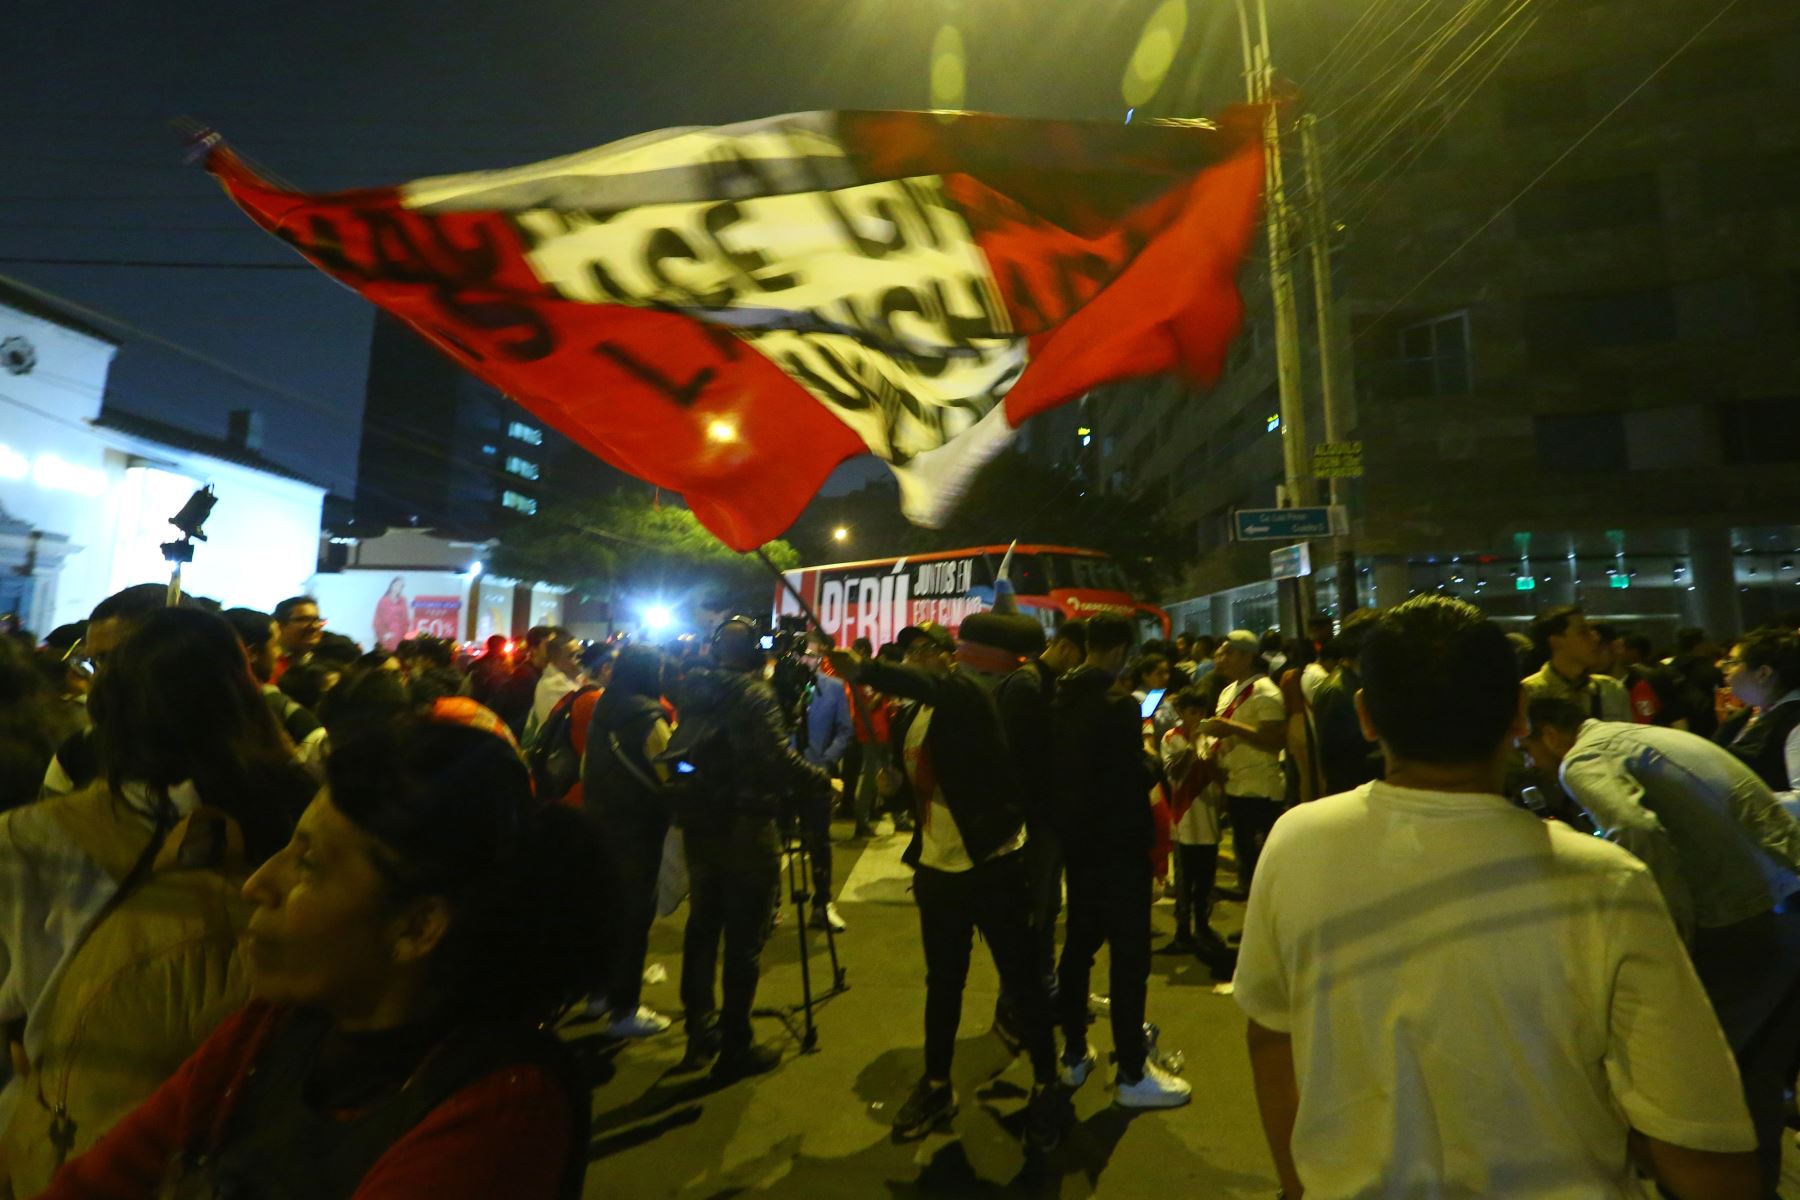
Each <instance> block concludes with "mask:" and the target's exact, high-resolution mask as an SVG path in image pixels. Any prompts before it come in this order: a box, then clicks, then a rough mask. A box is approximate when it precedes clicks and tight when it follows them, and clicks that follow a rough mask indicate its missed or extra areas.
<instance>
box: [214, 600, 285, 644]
mask: <svg viewBox="0 0 1800 1200" xmlns="http://www.w3.org/2000/svg"><path fill="white" fill-rule="evenodd" d="M221 615H222V616H224V618H225V619H226V620H227V621H229V622H230V623H231V628H232V629H233V630H235V631H236V632H237V635H238V641H240V642H242V643H244V645H245V647H247V648H248V649H251V650H261V649H262V648H263V647H264V646H266V645H268V644H269V639H270V638H272V637H274V636H275V625H274V620H275V618H273V617H271V616H270V615H269V614H268V613H266V612H261V611H259V610H257V609H254V608H228V609H226V610H225V611H224V613H223V614H221Z"/></svg>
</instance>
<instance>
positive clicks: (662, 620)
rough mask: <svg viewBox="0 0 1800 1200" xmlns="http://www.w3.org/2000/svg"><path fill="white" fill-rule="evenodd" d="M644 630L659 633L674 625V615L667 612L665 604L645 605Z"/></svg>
mask: <svg viewBox="0 0 1800 1200" xmlns="http://www.w3.org/2000/svg"><path fill="white" fill-rule="evenodd" d="M643 616H644V628H645V629H648V630H649V631H650V632H651V633H661V632H663V631H664V630H666V629H668V628H669V626H671V625H673V624H674V623H675V614H674V613H672V612H670V611H669V606H668V605H666V604H647V605H645V606H644V613H643Z"/></svg>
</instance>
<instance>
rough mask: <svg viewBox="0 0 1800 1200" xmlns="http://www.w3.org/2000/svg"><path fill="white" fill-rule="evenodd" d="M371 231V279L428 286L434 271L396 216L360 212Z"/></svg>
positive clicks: (376, 210) (376, 211)
mask: <svg viewBox="0 0 1800 1200" xmlns="http://www.w3.org/2000/svg"><path fill="white" fill-rule="evenodd" d="M357 215H358V216H360V217H361V218H362V221H363V224H364V225H365V226H367V227H368V231H369V246H370V248H371V249H372V250H373V251H374V256H375V263H374V267H373V269H372V271H371V272H370V277H371V278H373V279H379V280H382V281H384V282H393V283H429V282H431V271H430V269H429V268H428V267H427V266H426V264H425V255H424V253H423V252H421V251H420V249H419V247H418V244H417V243H416V242H414V241H413V239H412V234H411V233H409V232H408V231H407V229H406V226H405V225H404V224H403V223H401V221H400V220H399V219H398V218H397V217H395V216H394V214H393V213H391V212H388V211H386V210H385V209H379V208H364V209H359V210H357Z"/></svg>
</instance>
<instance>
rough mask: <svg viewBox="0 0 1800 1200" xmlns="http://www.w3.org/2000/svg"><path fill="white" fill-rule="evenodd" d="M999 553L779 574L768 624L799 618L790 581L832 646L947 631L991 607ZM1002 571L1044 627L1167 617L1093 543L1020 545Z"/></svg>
mask: <svg viewBox="0 0 1800 1200" xmlns="http://www.w3.org/2000/svg"><path fill="white" fill-rule="evenodd" d="M1006 551H1007V547H1005V546H971V547H970V548H968V549H966V550H934V551H932V552H930V553H927V554H908V555H903V556H901V557H898V558H871V559H864V560H863V561H861V562H845V563H830V564H828V565H825V566H819V567H802V568H800V569H799V570H796V571H787V572H784V575H783V577H784V579H785V580H786V585H781V584H778V585H776V588H775V613H774V616H775V620H774V624H775V625H777V626H779V625H780V624H781V623H782V619H783V618H789V619H792V618H795V617H801V616H803V615H804V614H803V613H802V611H801V606H800V604H799V603H798V602H797V601H796V600H795V599H794V596H793V593H792V592H790V591H789V586H791V587H792V588H793V590H794V591H796V592H798V593H799V594H800V595H801V596H802V597H804V598H805V600H806V603H807V604H808V605H810V606H811V607H812V610H813V612H814V613H815V614H817V616H818V620H819V624H820V626H821V628H823V629H824V630H825V632H826V633H828V634H830V635H831V637H832V639H833V640H834V641H835V642H836V643H837V644H838V645H840V646H847V645H849V644H850V643H851V642H853V641H854V640H855V639H857V638H859V637H864V638H868V639H869V641H870V643H872V644H873V645H874V646H876V647H877V648H879V647H881V646H883V645H885V644H887V643H888V642H891V641H893V640H894V638H895V636H896V635H897V634H899V632H900V631H901V630H902V629H904V628H905V627H906V626H908V625H917V624H919V623H921V622H923V621H935V622H937V623H938V624H939V625H942V626H943V627H944V628H945V629H947V630H949V631H950V632H951V634H952V635H954V634H955V633H956V630H957V627H958V626H960V625H961V624H962V622H963V618H964V617H966V616H968V615H969V614H970V613H974V612H983V611H986V610H987V609H990V608H992V607H993V606H994V577H995V575H996V573H997V572H998V571H999V569H1000V563H1001V560H1003V559H1004V558H1005V557H1006ZM1007 577H1008V578H1009V579H1010V580H1011V582H1012V585H1013V591H1014V594H1015V595H1016V596H1017V598H1018V604H1019V611H1020V612H1022V613H1025V614H1027V615H1029V616H1033V617H1036V618H1037V619H1038V620H1039V621H1041V622H1042V623H1043V625H1044V628H1045V630H1046V631H1049V630H1053V629H1055V628H1056V626H1057V625H1059V624H1061V623H1062V622H1063V621H1064V620H1066V619H1068V618H1070V617H1091V616H1093V615H1094V614H1096V613H1117V614H1119V615H1121V616H1126V617H1130V618H1132V619H1133V620H1134V621H1135V622H1136V623H1137V626H1138V636H1139V637H1140V638H1147V637H1165V638H1166V637H1168V636H1169V614H1168V613H1166V612H1164V611H1163V610H1162V609H1160V608H1158V607H1156V606H1155V605H1153V604H1148V603H1145V602H1143V601H1141V600H1138V599H1136V598H1134V597H1133V596H1132V594H1131V586H1130V585H1129V584H1128V583H1126V581H1125V576H1124V573H1123V572H1121V571H1120V570H1119V566H1118V564H1117V563H1115V562H1113V560H1112V559H1111V558H1109V557H1107V556H1106V555H1105V554H1102V553H1101V552H1100V551H1098V550H1084V549H1081V548H1079V547H1075V546H1028V545H1023V544H1021V545H1019V546H1017V547H1015V548H1014V549H1013V558H1012V565H1011V567H1010V568H1009V569H1008V571H1007Z"/></svg>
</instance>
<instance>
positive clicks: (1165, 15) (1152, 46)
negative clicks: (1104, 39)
mask: <svg viewBox="0 0 1800 1200" xmlns="http://www.w3.org/2000/svg"><path fill="white" fill-rule="evenodd" d="M1187 22H1188V13H1187V3H1186V0H1164V3H1162V4H1160V5H1158V6H1157V9H1156V11H1155V12H1153V13H1151V14H1150V19H1149V20H1148V21H1146V22H1144V32H1143V33H1142V34H1141V35H1140V36H1139V37H1138V44H1137V49H1136V50H1134V51H1132V54H1131V62H1130V64H1129V65H1127V66H1126V68H1125V79H1124V82H1123V83H1122V84H1121V85H1120V91H1122V92H1123V93H1124V96H1125V103H1126V104H1128V105H1130V106H1131V107H1132V108H1134V109H1135V108H1137V107H1139V106H1140V105H1144V104H1148V103H1149V102H1150V101H1151V99H1153V98H1154V97H1155V95H1156V93H1157V91H1158V90H1159V89H1160V88H1161V87H1162V85H1163V80H1164V79H1165V78H1167V76H1168V74H1169V68H1170V67H1171V66H1172V65H1174V62H1175V52H1176V51H1177V50H1179V49H1181V39H1182V38H1183V37H1185V36H1186V35H1187ZM1126 120H1127V122H1129V121H1130V118H1129V117H1127V118H1126Z"/></svg>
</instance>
